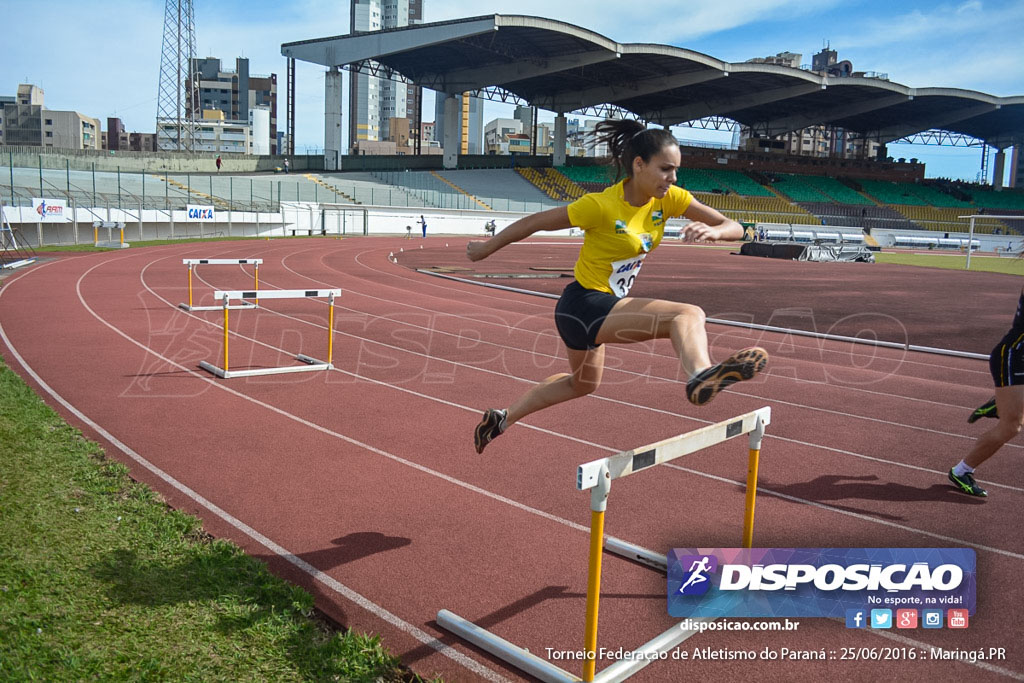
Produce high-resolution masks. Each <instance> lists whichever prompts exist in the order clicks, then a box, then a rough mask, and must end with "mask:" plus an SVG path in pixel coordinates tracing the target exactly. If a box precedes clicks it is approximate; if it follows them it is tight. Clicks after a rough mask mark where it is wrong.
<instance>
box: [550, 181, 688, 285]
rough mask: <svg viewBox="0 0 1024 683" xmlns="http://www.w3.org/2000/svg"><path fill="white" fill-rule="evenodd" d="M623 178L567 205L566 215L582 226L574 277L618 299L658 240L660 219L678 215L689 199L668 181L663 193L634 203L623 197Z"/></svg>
mask: <svg viewBox="0 0 1024 683" xmlns="http://www.w3.org/2000/svg"><path fill="white" fill-rule="evenodd" d="M625 182H626V181H625V180H623V181H621V182H618V183H616V184H615V185H612V186H611V187H609V188H607V189H605V190H604V192H592V193H589V194H585V195H583V196H582V197H580V198H579V199H577V200H576V201H574V202H573V203H572V204H570V205H569V206H568V209H569V220H570V221H571V222H572V224H573V225H574V226H576V227H579V228H580V229H582V230H583V248H582V249H580V255H579V258H578V259H577V260H576V266H575V267H574V268H573V273H574V275H575V276H576V281H577V282H579V283H580V284H581V285H583V286H584V287H586V288H587V289H596V290H598V291H601V292H608V293H609V294H614V295H615V296H617V297H620V298H621V297H624V296H626V295H627V294H628V293H629V289H630V287H632V286H633V282H634V281H635V280H636V275H637V273H639V272H640V267H641V266H642V265H643V261H644V258H646V256H647V254H648V253H649V252H651V251H653V250H654V248H655V247H657V246H658V245H659V244H661V238H662V236H663V235H664V234H665V221H666V220H668V219H669V218H674V217H676V216H682V215H683V213H684V212H685V211H686V209H687V207H689V206H690V202H691V201H692V200H693V195H692V194H690V193H689V192H688V191H687V190H684V189H683V188H681V187H679V186H677V185H672V186H671V187H669V189H668V194H666V195H665V196H664V198H662V199H657V198H653V197H652V198H651V200H650V201H649V202H647V203H646V204H644V205H643V206H633V205H632V204H630V203H629V202H627V201H626V200H625V198H624V196H623V193H622V190H623V185H624V184H625Z"/></svg>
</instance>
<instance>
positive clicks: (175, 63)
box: [156, 0, 199, 152]
mask: <svg viewBox="0 0 1024 683" xmlns="http://www.w3.org/2000/svg"><path fill="white" fill-rule="evenodd" d="M195 56H196V22H195V13H194V12H193V10H192V0H166V2H165V5H164V38H163V46H162V48H161V51H160V92H159V94H158V96H157V103H156V132H157V146H158V148H159V149H161V150H177V151H183V152H191V151H192V150H193V149H194V142H195V139H194V134H195V130H194V128H195V124H194V121H195V115H196V109H197V106H198V97H197V96H198V93H199V83H198V82H197V79H196V75H197V74H195V73H193V69H194V68H195ZM167 123H174V124H175V125H174V130H175V131H176V135H175V138H176V139H174V140H172V139H169V137H168V136H166V135H165V136H164V137H163V138H162V139H161V136H160V131H161V124H167Z"/></svg>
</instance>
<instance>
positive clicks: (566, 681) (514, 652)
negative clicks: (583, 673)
mask: <svg viewBox="0 0 1024 683" xmlns="http://www.w3.org/2000/svg"><path fill="white" fill-rule="evenodd" d="M437 624H438V626H440V627H441V628H443V629H445V630H446V631H450V632H452V633H454V634H455V635H457V636H459V637H460V638H462V639H463V640H466V641H468V642H470V643H472V644H473V645H476V646H477V647H478V648H480V649H481V650H483V651H484V652H488V653H490V654H492V655H494V656H495V657H497V658H498V659H501V660H503V661H505V662H508V663H509V664H511V665H512V666H514V667H516V668H517V669H519V670H520V671H525V672H526V673H528V674H530V675H531V676H533V677H534V678H537V679H539V680H541V681H545V683H575V682H576V681H581V680H583V679H581V678H580V677H579V676H575V675H573V674H571V673H569V672H568V671H566V670H565V669H562V668H560V667H557V666H555V665H554V664H552V663H551V662H549V661H547V660H546V659H542V658H540V657H538V656H537V655H535V654H533V653H531V652H530V651H529V650H526V649H524V648H521V647H519V646H518V645H513V644H512V643H510V642H508V641H507V640H505V639H504V638H502V637H501V636H496V635H494V634H493V633H491V632H490V631H488V630H487V629H483V628H480V627H479V626H477V625H476V624H474V623H473V622H471V621H469V620H467V619H463V618H462V617H460V616H459V615H457V614H454V613H453V612H449V611H448V610H446V609H443V610H441V611H439V612H438V613H437Z"/></svg>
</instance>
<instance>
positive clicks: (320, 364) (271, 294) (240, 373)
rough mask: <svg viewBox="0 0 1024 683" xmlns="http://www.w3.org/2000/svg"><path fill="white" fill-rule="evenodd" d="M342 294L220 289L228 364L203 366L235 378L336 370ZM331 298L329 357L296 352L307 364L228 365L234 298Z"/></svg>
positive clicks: (218, 297) (333, 291)
mask: <svg viewBox="0 0 1024 683" xmlns="http://www.w3.org/2000/svg"><path fill="white" fill-rule="evenodd" d="M339 296H341V290H340V289H269V290H264V291H262V292H261V291H259V290H255V289H254V290H234V291H216V292H214V293H213V297H214V299H215V300H217V301H220V302H221V306H220V308H222V309H224V367H223V368H219V367H217V366H216V365H214V364H212V363H208V362H206V361H205V360H204V361H201V362H200V363H199V367H201V368H202V369H203V370H206V371H208V372H212V373H213V374H214V375H216V376H217V377H222V378H224V379H231V378H232V377H252V376H253V375H281V374H284V373H288V372H309V371H312V370H332V369H334V365H333V364H332V361H333V359H334V299H335V298H336V297H339ZM314 298H317V299H322V298H326V299H327V304H328V307H327V360H326V361H322V360H317V359H316V358H312V357H310V356H307V355H305V354H302V353H299V354H296V356H295V358H296V360H300V361H302V362H303V363H305V365H285V366H281V367H276V368H257V369H252V370H229V369H228V336H229V335H228V311H229V310H231V309H232V308H238V306H231V305H229V302H231V301H255V300H257V299H314Z"/></svg>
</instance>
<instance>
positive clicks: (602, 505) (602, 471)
mask: <svg viewBox="0 0 1024 683" xmlns="http://www.w3.org/2000/svg"><path fill="white" fill-rule="evenodd" d="M770 423H771V408H770V407H764V408H760V409H758V410H754V411H751V412H749V413H746V414H744V415H740V416H738V417H736V418H733V419H731V420H726V421H724V422H719V423H717V424H713V425H708V426H707V427H703V428H701V429H697V430H694V431H692V432H688V433H686V434H680V435H678V436H675V437H672V438H669V439H665V440H664V441H659V442H657V443H653V444H650V445H648V446H642V447H641V448H634V449H632V450H629V451H623V452H621V453H617V454H615V455H612V456H609V457H606V458H601V459H600V460H594V461H592V462H589V463H585V464H583V465H580V466H579V468H578V469H577V471H576V488H577V489H578V490H580V491H586V490H589V491H590V510H591V521H590V553H589V563H588V571H587V607H586V610H587V613H586V625H585V631H584V638H583V640H584V651H585V657H584V663H583V675H582V677H579V676H576V675H575V674H572V673H570V672H568V671H565V670H564V669H562V668H560V667H558V666H556V665H554V664H552V663H551V662H549V661H547V660H545V659H542V658H541V657H538V656H537V655H534V654H532V653H530V652H529V651H528V650H526V649H524V648H521V647H518V646H517V645H515V644H513V643H510V642H509V641H507V640H505V639H504V638H501V637H500V636H497V635H495V634H493V633H491V632H489V631H487V630H486V629H483V628H480V627H479V626H477V625H476V624H474V623H472V622H471V621H468V620H466V619H463V618H462V617H460V616H458V615H456V614H454V613H452V612H450V611H448V610H441V611H440V612H438V614H437V623H438V625H439V626H441V627H442V628H444V629H446V630H448V631H451V632H452V633H454V634H456V635H458V636H460V637H462V638H463V639H465V640H467V641H469V642H470V643H472V644H474V645H476V646H477V647H479V648H480V649H482V650H484V651H486V652H488V653H490V654H492V655H494V656H495V657H498V658H499V659H502V660H504V661H506V662H508V663H509V664H511V665H512V666H514V667H516V668H518V669H520V670H521V671H524V672H526V673H528V674H530V675H531V676H534V677H535V678H538V679H540V680H542V681H549V682H551V683H571V682H575V681H588V682H589V681H597V682H600V683H610V682H612V681H622V680H625V679H626V678H628V677H629V676H631V675H633V674H634V673H636V672H637V671H639V670H640V669H642V668H644V667H645V666H647V665H648V664H649V663H650V662H651V661H652V660H654V659H657V658H658V657H657V655H658V654H660V653H663V652H668V651H669V650H670V649H672V648H674V647H676V646H678V645H679V643H681V642H683V641H684V640H686V639H687V638H689V637H690V636H692V635H694V634H695V633H697V631H696V630H687V629H683V628H681V624H676V625H675V626H673V627H672V628H670V629H669V630H667V631H665V632H664V633H662V634H660V635H658V636H656V637H655V638H653V639H652V640H650V641H648V642H647V643H644V644H643V645H641V646H640V647H638V648H637V649H635V650H634V651H633V654H632V656H630V657H625V658H623V659H620V660H618V661H616V662H614V663H612V664H611V665H609V666H608V667H606V668H605V669H604V670H603V671H601V672H600V673H596V672H595V667H596V661H597V614H598V605H599V602H600V593H601V553H602V551H608V552H610V553H613V554H616V555H620V556H622V557H625V558H628V559H630V560H633V561H636V562H639V563H641V564H644V565H646V566H649V567H651V568H653V569H658V570H660V571H667V569H668V560H667V557H666V555H665V554H664V553H655V552H654V551H652V550H648V549H646V548H641V547H640V546H638V545H634V544H632V543H629V542H628V541H624V540H622V539H617V538H614V537H611V536H609V537H607V538H605V536H604V513H605V510H606V509H607V505H608V493H609V491H610V490H611V482H612V480H614V479H621V478H622V477H627V476H629V475H631V474H636V473H637V472H641V471H643V470H647V469H650V468H651V467H654V466H655V465H660V464H663V463H666V462H670V461H672V460H675V459H676V458H680V457H682V456H684V455H688V454H690V453H694V452H696V451H699V450H701V449H704V448H708V447H710V446H714V445H715V444H719V443H722V442H723V441H728V440H729V439H732V438H735V437H737V436H741V435H743V434H749V435H750V436H749V445H750V448H749V454H748V461H747V491H746V497H745V510H744V515H743V547H746V548H749V547H751V545H752V543H753V523H754V503H755V500H756V493H757V468H758V460H759V457H760V452H761V440H762V438H763V437H764V431H765V429H764V428H765V427H766V426H767V425H768V424H770ZM690 621H691V622H699V621H713V620H712V619H706V620H705V619H691V620H690Z"/></svg>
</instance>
